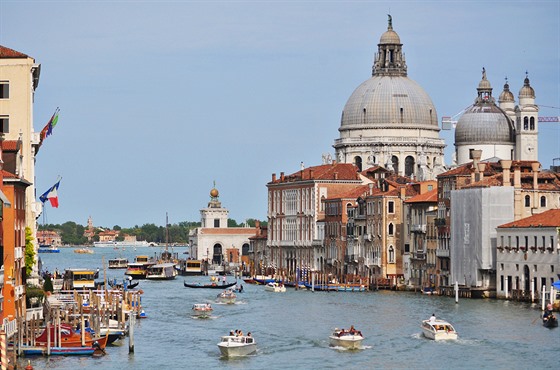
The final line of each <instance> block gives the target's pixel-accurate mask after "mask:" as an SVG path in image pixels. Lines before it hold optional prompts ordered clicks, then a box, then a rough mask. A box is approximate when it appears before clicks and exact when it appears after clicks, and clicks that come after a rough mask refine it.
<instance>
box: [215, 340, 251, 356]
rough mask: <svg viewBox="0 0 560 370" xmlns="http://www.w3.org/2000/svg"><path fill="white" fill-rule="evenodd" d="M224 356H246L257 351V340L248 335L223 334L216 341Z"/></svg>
mask: <svg viewBox="0 0 560 370" xmlns="http://www.w3.org/2000/svg"><path fill="white" fill-rule="evenodd" d="M218 348H220V352H221V353H222V356H224V357H239V356H247V355H250V354H252V353H255V352H256V351H257V342H256V341H255V339H254V338H253V337H252V336H250V335H247V336H244V335H241V336H235V335H225V336H223V337H222V338H221V340H220V343H218Z"/></svg>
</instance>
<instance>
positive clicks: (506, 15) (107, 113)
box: [0, 0, 560, 227]
mask: <svg viewBox="0 0 560 370" xmlns="http://www.w3.org/2000/svg"><path fill="white" fill-rule="evenodd" d="M389 12H390V13H391V15H392V17H393V27H394V29H395V31H396V32H397V33H398V34H399V36H400V38H401V42H402V43H403V44H404V46H403V50H404V53H405V55H406V61H407V64H408V76H409V77H410V78H411V79H413V80H415V81H416V82H418V83H419V84H420V86H422V87H423V88H424V89H425V90H426V91H427V93H428V94H429V95H430V97H431V98H432V101H433V102H434V104H435V106H436V109H437V113H438V119H439V120H440V121H441V117H442V116H453V115H455V114H456V113H458V112H460V111H461V110H462V109H463V108H465V107H467V106H469V105H470V104H472V102H473V101H474V98H475V97H476V87H477V85H478V82H479V81H480V79H481V70H482V67H485V68H486V71H487V76H488V79H489V81H490V82H491V83H492V87H493V88H494V95H495V96H498V95H499V93H500V92H501V90H502V88H503V85H504V78H505V77H506V76H507V78H508V80H509V84H510V88H511V90H512V91H513V93H514V95H515V97H516V99H517V94H518V92H519V89H520V88H521V86H522V85H523V79H524V78H525V72H526V71H528V72H529V78H530V80H531V85H532V86H533V88H534V89H535V92H536V97H537V98H536V102H537V104H539V105H540V113H539V115H540V116H560V110H559V109H558V107H559V106H560V91H559V90H560V76H559V73H560V25H559V20H560V2H558V1H556V0H551V1H512V0H509V1H453V2H452V1H391V2H384V1H181V0H175V1H75V2H73V1H39V0H36V1H19V0H18V1H7V0H0V44H1V45H3V46H6V47H9V48H12V49H15V50H17V51H20V52H22V53H25V54H28V55H30V56H31V57H33V58H35V60H36V62H37V63H40V64H41V79H40V82H39V87H38V89H37V91H36V95H35V112H34V116H35V130H36V131H40V130H41V128H42V127H43V126H44V125H45V123H46V122H47V121H48V119H49V118H50V116H51V115H52V113H53V112H54V110H55V108H56V107H60V110H61V112H60V119H59V122H58V125H57V126H56V128H55V130H54V134H53V135H52V136H50V137H49V138H47V139H46V140H45V142H44V143H43V146H42V147H41V150H40V152H39V154H38V156H37V161H36V176H37V178H36V179H35V180H36V181H35V182H36V187H37V194H38V196H39V195H40V194H41V193H42V192H44V191H46V190H47V189H48V188H49V187H50V186H51V185H52V184H53V183H54V182H55V181H56V179H57V176H59V175H60V176H62V181H61V185H60V188H59V203H60V207H59V208H58V209H53V208H50V207H49V206H47V207H49V208H48V209H47V213H46V216H47V217H46V220H47V222H48V223H63V222H65V221H69V220H71V221H75V222H78V223H81V224H85V223H86V221H87V218H88V216H91V217H92V218H93V220H94V223H95V224H96V225H100V226H107V227H112V226H113V225H120V226H122V227H129V226H134V225H142V224H144V223H155V224H157V225H163V224H165V214H166V212H168V213H169V221H170V222H171V223H177V222H180V221H186V220H188V221H199V219H200V213H199V210H200V209H201V208H203V207H205V206H206V205H207V203H208V201H209V192H210V189H211V188H212V186H213V182H214V181H216V187H217V188H218V190H219V191H220V200H221V202H222V205H223V206H224V207H227V208H228V209H229V210H230V217H231V218H234V219H236V220H237V221H239V222H241V221H243V220H244V219H246V218H256V219H262V220H264V219H266V212H267V192H266V183H267V182H269V181H270V180H271V175H272V173H277V174H279V173H280V172H285V173H287V174H288V173H292V172H295V171H297V170H299V168H300V162H302V161H303V162H304V164H305V165H306V166H313V165H319V164H321V155H322V154H323V153H334V149H333V148H332V145H333V143H334V140H335V139H336V138H338V127H339V124H340V116H341V112H342V109H343V107H344V104H345V103H346V100H347V99H348V98H349V97H350V95H351V93H352V91H353V90H354V89H355V88H356V87H358V85H359V84H360V83H362V82H363V81H365V80H366V79H368V78H369V77H370V76H371V66H372V61H373V56H374V53H375V52H376V51H377V43H378V41H379V38H380V36H381V34H382V33H383V32H384V31H385V30H386V29H387V13H389ZM549 107H555V108H549ZM441 137H443V138H444V139H445V141H446V144H447V148H446V152H445V153H446V162H447V163H448V164H449V163H450V162H451V155H452V152H453V149H454V146H453V131H442V132H441ZM539 140H540V142H539V160H540V161H541V163H542V165H543V167H544V168H549V167H550V165H552V163H553V159H554V158H559V157H560V126H559V124H558V123H544V124H540V126H539ZM559 161H560V160H559ZM559 164H560V163H559Z"/></svg>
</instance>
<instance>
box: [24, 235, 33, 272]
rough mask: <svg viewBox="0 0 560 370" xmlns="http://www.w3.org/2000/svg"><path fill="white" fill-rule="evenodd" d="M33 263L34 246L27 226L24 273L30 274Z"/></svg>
mask: <svg viewBox="0 0 560 370" xmlns="http://www.w3.org/2000/svg"><path fill="white" fill-rule="evenodd" d="M34 265H35V247H34V246H33V234H32V233H31V229H30V228H29V227H26V228H25V274H26V275H27V276H29V275H31V272H33V266H34Z"/></svg>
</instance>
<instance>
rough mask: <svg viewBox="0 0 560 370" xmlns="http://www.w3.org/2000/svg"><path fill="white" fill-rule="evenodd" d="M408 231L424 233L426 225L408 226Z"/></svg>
mask: <svg viewBox="0 0 560 370" xmlns="http://www.w3.org/2000/svg"><path fill="white" fill-rule="evenodd" d="M410 231H412V232H413V233H425V232H426V224H413V225H411V226H410Z"/></svg>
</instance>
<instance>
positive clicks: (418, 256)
mask: <svg viewBox="0 0 560 370" xmlns="http://www.w3.org/2000/svg"><path fill="white" fill-rule="evenodd" d="M410 259H413V260H419V261H425V260H426V252H424V251H416V252H412V253H410Z"/></svg>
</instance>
